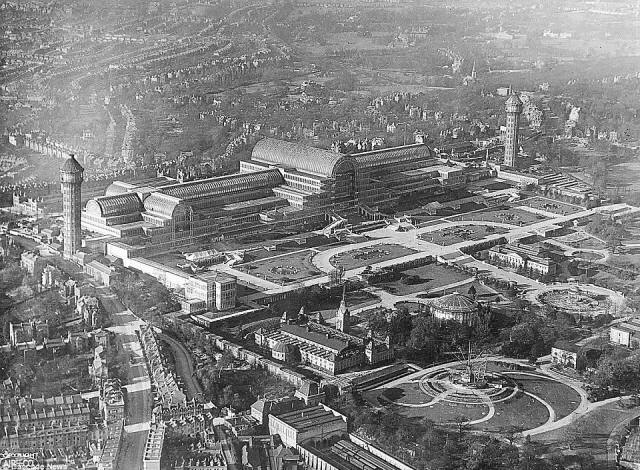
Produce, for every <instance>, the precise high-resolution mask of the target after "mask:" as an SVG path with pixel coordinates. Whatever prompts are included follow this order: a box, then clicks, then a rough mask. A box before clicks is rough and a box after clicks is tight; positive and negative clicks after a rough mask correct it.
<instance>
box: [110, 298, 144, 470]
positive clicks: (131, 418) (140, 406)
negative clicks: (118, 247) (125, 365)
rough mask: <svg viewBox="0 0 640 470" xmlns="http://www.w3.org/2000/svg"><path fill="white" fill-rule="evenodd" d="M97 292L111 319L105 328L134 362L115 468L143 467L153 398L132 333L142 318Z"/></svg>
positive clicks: (136, 468)
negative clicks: (123, 430)
mask: <svg viewBox="0 0 640 470" xmlns="http://www.w3.org/2000/svg"><path fill="white" fill-rule="evenodd" d="M98 292H99V295H100V299H101V301H102V305H103V306H104V308H105V310H106V311H107V312H108V313H110V314H111V318H112V319H113V326H111V327H109V328H108V329H109V330H110V331H113V332H114V333H116V335H117V337H116V338H117V339H116V341H117V342H118V343H119V344H121V345H122V346H123V347H124V349H125V350H127V351H129V353H130V354H131V355H132V356H133V357H134V358H135V362H134V363H133V364H131V365H130V367H129V376H128V383H127V385H126V386H125V388H126V389H127V394H126V401H125V404H126V415H125V416H126V418H125V433H124V436H123V440H122V445H121V447H120V451H119V453H118V458H117V460H116V465H115V468H117V469H127V470H142V459H143V456H144V447H145V444H146V442H147V434H148V430H149V424H150V422H151V411H152V406H153V397H152V394H151V384H150V381H149V376H148V374H147V370H146V366H145V363H144V360H143V355H142V347H141V345H140V342H139V341H138V337H137V336H136V334H135V331H136V329H138V328H139V327H140V324H141V321H140V320H139V319H137V317H136V316H135V315H133V313H131V312H130V311H129V310H127V309H126V308H125V307H124V305H122V303H121V302H120V300H118V298H117V297H116V296H115V295H114V294H113V293H111V292H110V291H109V290H108V289H105V288H101V289H98Z"/></svg>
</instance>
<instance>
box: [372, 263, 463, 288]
mask: <svg viewBox="0 0 640 470" xmlns="http://www.w3.org/2000/svg"><path fill="white" fill-rule="evenodd" d="M403 273H404V274H405V275H407V276H418V277H419V278H420V279H421V280H422V282H419V283H415V284H405V283H404V282H403V281H402V280H397V281H393V282H386V283H382V284H378V285H377V287H380V288H381V289H383V290H385V291H386V292H389V293H390V294H394V295H410V294H415V293H418V292H428V291H430V290H432V289H437V288H439V287H442V286H446V285H448V284H452V283H455V282H461V281H464V280H466V279H469V278H470V276H469V275H468V274H465V273H459V272H457V271H455V270H453V269H451V268H447V267H446V266H441V265H437V264H435V263H432V264H427V265H425V266H420V267H417V268H412V269H408V270H406V271H403Z"/></svg>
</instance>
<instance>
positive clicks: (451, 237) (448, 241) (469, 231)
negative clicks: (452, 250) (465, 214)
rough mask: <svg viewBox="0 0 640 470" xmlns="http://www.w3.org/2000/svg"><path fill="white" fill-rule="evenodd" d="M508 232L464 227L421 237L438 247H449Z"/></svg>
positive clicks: (437, 231) (487, 228) (451, 228)
mask: <svg viewBox="0 0 640 470" xmlns="http://www.w3.org/2000/svg"><path fill="white" fill-rule="evenodd" d="M467 220H469V219H467ZM471 220H473V219H471ZM507 231H508V230H506V229H504V228H501V227H487V226H483V225H462V226H458V227H448V228H443V229H440V230H435V231H433V232H427V233H423V234H421V235H420V239H422V240H424V241H426V242H429V243H435V244H436V245H442V246H449V245H454V244H456V243H460V242H464V241H467V240H482V239H483V238H485V237H486V236H489V235H494V234H501V233H507Z"/></svg>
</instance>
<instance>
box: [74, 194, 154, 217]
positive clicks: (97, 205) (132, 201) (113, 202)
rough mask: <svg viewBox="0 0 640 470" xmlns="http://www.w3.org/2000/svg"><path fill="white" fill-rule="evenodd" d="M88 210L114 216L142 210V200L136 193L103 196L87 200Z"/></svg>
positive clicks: (103, 215) (100, 214) (92, 212)
mask: <svg viewBox="0 0 640 470" xmlns="http://www.w3.org/2000/svg"><path fill="white" fill-rule="evenodd" d="M86 210H87V212H89V213H91V214H95V215H98V216H100V217H113V216H118V215H126V214H133V213H135V212H140V211H141V210H142V202H141V201H140V199H138V195H137V194H135V193H128V194H120V195H117V196H102V197H97V198H95V199H92V200H90V201H89V202H87V208H86Z"/></svg>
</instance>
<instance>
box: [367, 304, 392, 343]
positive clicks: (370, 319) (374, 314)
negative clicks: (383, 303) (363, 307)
mask: <svg viewBox="0 0 640 470" xmlns="http://www.w3.org/2000/svg"><path fill="white" fill-rule="evenodd" d="M362 319H363V320H365V321H366V322H367V326H368V327H369V329H371V331H373V332H374V333H375V334H376V335H380V336H385V335H386V334H387V333H388V332H389V322H387V315H386V312H385V310H384V309H381V308H375V309H372V310H368V311H365V312H362Z"/></svg>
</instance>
